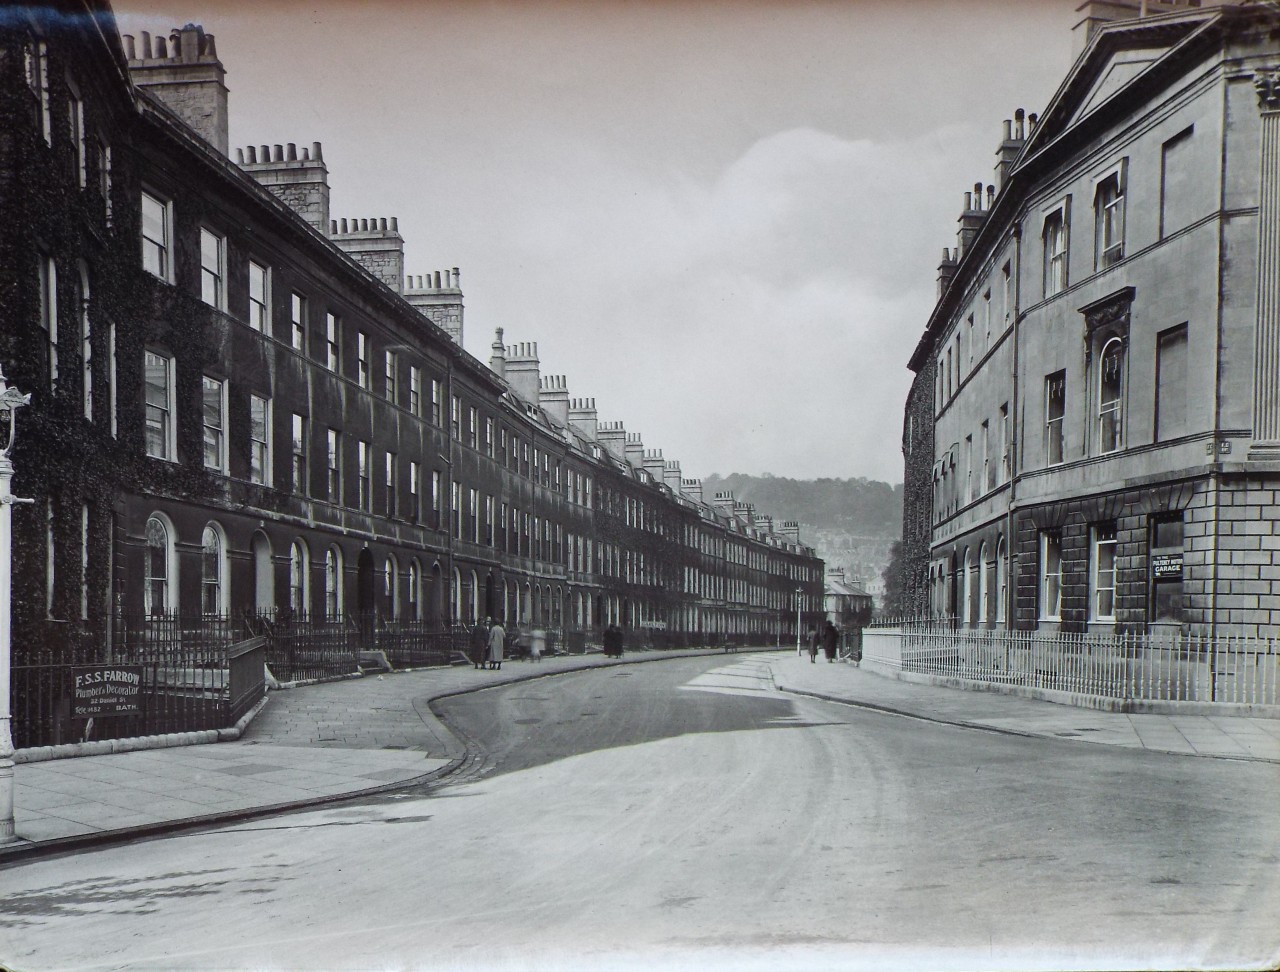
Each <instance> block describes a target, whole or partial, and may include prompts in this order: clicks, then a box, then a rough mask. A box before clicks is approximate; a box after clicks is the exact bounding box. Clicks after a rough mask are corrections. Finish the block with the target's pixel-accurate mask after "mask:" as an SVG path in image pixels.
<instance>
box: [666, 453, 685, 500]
mask: <svg viewBox="0 0 1280 972" xmlns="http://www.w3.org/2000/svg"><path fill="white" fill-rule="evenodd" d="M662 481H663V482H664V483H666V484H667V487H668V488H669V489H670V490H671V492H673V493H676V494H677V495H678V494H679V493H680V492H681V483H682V480H681V478H680V463H679V462H677V461H676V460H675V459H668V460H667V463H666V465H665V466H663V468H662Z"/></svg>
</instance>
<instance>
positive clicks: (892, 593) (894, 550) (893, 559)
mask: <svg viewBox="0 0 1280 972" xmlns="http://www.w3.org/2000/svg"><path fill="white" fill-rule="evenodd" d="M908 585H909V577H908V574H907V558H906V551H905V550H904V549H903V546H902V541H901V540H895V541H894V542H893V546H891V547H890V548H889V566H887V567H886V568H885V569H884V608H883V611H882V613H883V614H884V615H885V616H886V617H890V618H901V617H906V616H907V615H908V614H910V613H911V600H910V593H909V591H908Z"/></svg>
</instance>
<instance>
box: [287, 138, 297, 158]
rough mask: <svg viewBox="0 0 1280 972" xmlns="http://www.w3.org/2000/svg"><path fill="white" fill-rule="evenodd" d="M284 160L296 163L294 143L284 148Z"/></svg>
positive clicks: (295, 146)
mask: <svg viewBox="0 0 1280 972" xmlns="http://www.w3.org/2000/svg"><path fill="white" fill-rule="evenodd" d="M284 158H285V161H286V162H297V161H298V146H297V145H296V144H295V143H293V142H290V143H289V144H288V145H286V146H285V157H284Z"/></svg>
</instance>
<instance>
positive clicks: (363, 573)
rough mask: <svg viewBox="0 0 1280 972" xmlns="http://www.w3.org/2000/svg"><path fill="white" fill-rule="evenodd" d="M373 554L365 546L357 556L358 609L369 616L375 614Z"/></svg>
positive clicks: (358, 611) (360, 612)
mask: <svg viewBox="0 0 1280 972" xmlns="http://www.w3.org/2000/svg"><path fill="white" fill-rule="evenodd" d="M373 593H374V588H373V554H372V553H370V552H369V548H368V547H365V548H363V549H362V550H361V551H360V556H359V557H357V558H356V611H357V613H359V614H361V615H364V616H368V615H372V614H373Z"/></svg>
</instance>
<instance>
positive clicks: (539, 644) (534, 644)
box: [529, 628, 547, 661]
mask: <svg viewBox="0 0 1280 972" xmlns="http://www.w3.org/2000/svg"><path fill="white" fill-rule="evenodd" d="M546 644H547V633H546V631H544V630H543V629H542V628H534V629H533V630H532V631H530V632H529V661H542V650H543V648H544V647H546Z"/></svg>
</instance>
